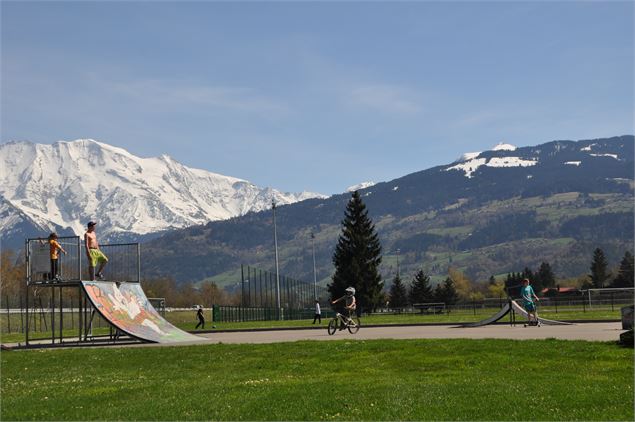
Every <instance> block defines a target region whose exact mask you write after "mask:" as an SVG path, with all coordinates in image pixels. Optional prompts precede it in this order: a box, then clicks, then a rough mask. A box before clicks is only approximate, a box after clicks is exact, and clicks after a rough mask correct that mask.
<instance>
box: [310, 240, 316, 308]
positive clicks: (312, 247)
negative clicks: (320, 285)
mask: <svg viewBox="0 0 635 422" xmlns="http://www.w3.org/2000/svg"><path fill="white" fill-rule="evenodd" d="M311 250H312V251H313V296H315V300H317V298H318V297H317V272H316V271H315V235H314V234H313V232H311Z"/></svg>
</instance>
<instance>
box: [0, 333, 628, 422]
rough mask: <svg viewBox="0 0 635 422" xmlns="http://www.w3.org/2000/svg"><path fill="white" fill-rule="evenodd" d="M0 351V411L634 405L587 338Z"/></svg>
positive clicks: (112, 413) (503, 412)
mask: <svg viewBox="0 0 635 422" xmlns="http://www.w3.org/2000/svg"><path fill="white" fill-rule="evenodd" d="M1 360H2V381H1V393H2V409H1V411H0V412H1V413H0V419H2V420H27V419H30V420H96V419H100V420H104V419H106V420H132V419H134V420H202V419H205V420H209V419H212V420H629V421H630V420H633V417H634V415H633V350H632V349H625V348H621V347H619V346H616V345H614V344H610V343H599V342H583V341H560V340H528V341H513V340H375V341H330V342H296V343H277V344H261V345H228V344H218V345H205V346H186V347H149V348H107V349H68V350H40V351H20V352H3V353H2V355H1ZM527 381H530V383H531V386H532V388H531V390H528V389H527V385H526V383H527Z"/></svg>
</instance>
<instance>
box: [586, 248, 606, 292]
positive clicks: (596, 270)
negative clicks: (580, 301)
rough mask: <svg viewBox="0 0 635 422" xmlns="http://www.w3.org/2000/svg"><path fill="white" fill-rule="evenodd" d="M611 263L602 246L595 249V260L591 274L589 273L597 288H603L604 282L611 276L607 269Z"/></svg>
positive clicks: (592, 263)
mask: <svg viewBox="0 0 635 422" xmlns="http://www.w3.org/2000/svg"><path fill="white" fill-rule="evenodd" d="M608 266H609V264H608V262H607V260H606V256H604V251H602V249H600V248H596V249H595V251H593V262H591V267H590V269H591V274H589V278H590V279H591V283H593V287H594V288H596V289H601V288H603V287H604V284H605V283H606V281H607V280H608V279H609V277H610V273H609V272H608V271H607V268H608Z"/></svg>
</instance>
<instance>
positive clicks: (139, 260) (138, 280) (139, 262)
mask: <svg viewBox="0 0 635 422" xmlns="http://www.w3.org/2000/svg"><path fill="white" fill-rule="evenodd" d="M137 283H141V244H140V243H137Z"/></svg>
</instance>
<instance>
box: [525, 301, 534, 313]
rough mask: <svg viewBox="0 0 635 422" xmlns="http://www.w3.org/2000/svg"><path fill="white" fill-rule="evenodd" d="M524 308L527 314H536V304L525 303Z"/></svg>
mask: <svg viewBox="0 0 635 422" xmlns="http://www.w3.org/2000/svg"><path fill="white" fill-rule="evenodd" d="M523 307H524V308H525V310H526V311H527V312H536V305H534V302H523Z"/></svg>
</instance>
